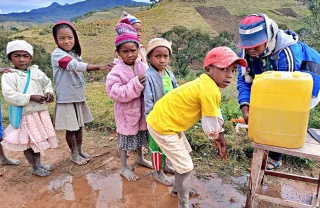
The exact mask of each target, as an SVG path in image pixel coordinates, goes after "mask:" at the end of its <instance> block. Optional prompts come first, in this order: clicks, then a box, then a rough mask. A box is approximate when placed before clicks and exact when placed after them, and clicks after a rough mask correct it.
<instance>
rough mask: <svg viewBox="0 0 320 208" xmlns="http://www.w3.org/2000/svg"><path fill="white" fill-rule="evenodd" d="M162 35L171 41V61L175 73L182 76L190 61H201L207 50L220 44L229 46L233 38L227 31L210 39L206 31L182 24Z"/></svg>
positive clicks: (187, 70)
mask: <svg viewBox="0 0 320 208" xmlns="http://www.w3.org/2000/svg"><path fill="white" fill-rule="evenodd" d="M162 37H163V38H165V39H167V40H169V41H171V42H172V46H171V47H172V56H171V63H172V64H173V66H174V68H175V74H177V75H179V76H182V77H185V76H186V75H187V74H188V72H189V68H188V67H189V65H190V64H191V63H193V62H196V61H198V62H200V63H202V62H203V59H204V57H205V55H206V54H207V52H208V51H209V50H211V49H212V48H214V47H216V46H220V45H224V46H230V45H231V43H232V40H233V35H232V34H230V33H228V32H222V33H220V34H219V35H218V36H217V37H214V38H213V39H212V38H210V35H209V34H208V33H203V32H201V31H200V30H197V29H196V30H193V29H191V30H190V29H187V28H186V27H184V26H175V27H173V28H172V29H171V30H169V31H168V32H166V33H164V34H162ZM233 45H234V44H233Z"/></svg>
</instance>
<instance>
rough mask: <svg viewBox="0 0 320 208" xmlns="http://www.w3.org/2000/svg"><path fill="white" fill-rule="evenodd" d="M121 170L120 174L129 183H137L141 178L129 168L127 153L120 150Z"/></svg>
mask: <svg viewBox="0 0 320 208" xmlns="http://www.w3.org/2000/svg"><path fill="white" fill-rule="evenodd" d="M119 154H120V161H121V170H120V174H121V175H123V177H125V178H126V179H127V180H128V181H136V180H137V179H138V178H139V177H138V176H136V175H135V174H134V173H133V172H132V171H131V170H130V169H129V167H128V163H127V151H126V150H122V149H120V148H119Z"/></svg>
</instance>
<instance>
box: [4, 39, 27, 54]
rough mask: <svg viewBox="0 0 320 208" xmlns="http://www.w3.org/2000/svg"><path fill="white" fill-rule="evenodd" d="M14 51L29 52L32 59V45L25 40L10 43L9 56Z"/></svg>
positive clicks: (8, 47) (8, 46)
mask: <svg viewBox="0 0 320 208" xmlns="http://www.w3.org/2000/svg"><path fill="white" fill-rule="evenodd" d="M14 51H27V52H28V53H29V54H30V56H31V57H32V56H33V48H32V45H30V44H29V43H27V41H25V40H14V41H11V42H9V43H8V45H7V55H8V54H10V53H12V52H14Z"/></svg>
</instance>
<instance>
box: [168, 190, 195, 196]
mask: <svg viewBox="0 0 320 208" xmlns="http://www.w3.org/2000/svg"><path fill="white" fill-rule="evenodd" d="M199 195H200V194H199V193H198V192H197V190H195V189H194V188H191V189H190V191H189V197H193V196H199ZM171 196H178V192H177V191H171Z"/></svg>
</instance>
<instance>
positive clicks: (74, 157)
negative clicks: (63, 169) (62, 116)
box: [66, 130, 88, 165]
mask: <svg viewBox="0 0 320 208" xmlns="http://www.w3.org/2000/svg"><path fill="white" fill-rule="evenodd" d="M66 140H67V143H68V146H69V148H70V150H71V158H70V160H71V161H72V162H74V163H76V164H78V165H84V164H87V162H88V161H87V160H86V159H85V158H83V157H81V156H80V155H79V151H78V147H77V140H76V138H75V132H74V131H68V130H67V131H66Z"/></svg>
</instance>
